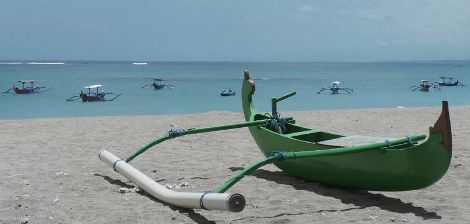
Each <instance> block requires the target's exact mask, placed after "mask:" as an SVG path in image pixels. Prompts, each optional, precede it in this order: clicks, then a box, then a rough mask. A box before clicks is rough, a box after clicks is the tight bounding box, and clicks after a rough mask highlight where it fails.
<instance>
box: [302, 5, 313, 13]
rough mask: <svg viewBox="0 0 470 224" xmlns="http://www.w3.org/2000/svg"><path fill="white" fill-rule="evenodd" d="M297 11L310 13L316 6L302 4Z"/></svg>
mask: <svg viewBox="0 0 470 224" xmlns="http://www.w3.org/2000/svg"><path fill="white" fill-rule="evenodd" d="M299 11H300V12H302V13H312V12H315V11H316V7H313V6H311V5H303V6H301V7H300V8H299Z"/></svg>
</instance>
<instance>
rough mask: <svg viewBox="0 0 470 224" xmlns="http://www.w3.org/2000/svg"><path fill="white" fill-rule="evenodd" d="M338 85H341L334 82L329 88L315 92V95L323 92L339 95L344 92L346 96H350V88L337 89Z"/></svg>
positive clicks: (338, 82)
mask: <svg viewBox="0 0 470 224" xmlns="http://www.w3.org/2000/svg"><path fill="white" fill-rule="evenodd" d="M340 85H341V82H340V81H334V82H332V83H331V87H324V88H321V89H320V91H318V92H317V94H320V93H322V92H323V91H330V92H331V94H339V93H340V92H341V91H344V92H346V93H348V94H351V93H352V92H353V91H354V90H353V89H351V88H341V87H339V86H340Z"/></svg>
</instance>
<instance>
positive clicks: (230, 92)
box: [220, 88, 236, 96]
mask: <svg viewBox="0 0 470 224" xmlns="http://www.w3.org/2000/svg"><path fill="white" fill-rule="evenodd" d="M235 94H236V92H235V91H233V90H232V89H231V88H229V89H228V90H222V91H221V92H220V95H221V96H235Z"/></svg>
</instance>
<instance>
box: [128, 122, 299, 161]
mask: <svg viewBox="0 0 470 224" xmlns="http://www.w3.org/2000/svg"><path fill="white" fill-rule="evenodd" d="M286 121H287V123H293V122H295V121H294V120H293V118H292V117H288V118H286ZM265 123H266V121H265V120H259V121H249V122H244V123H237V124H227V125H220V126H214V127H205V128H190V129H188V130H184V129H182V130H171V131H170V132H168V133H167V134H165V135H163V136H162V137H160V138H157V139H155V140H152V141H150V142H149V143H147V144H146V145H144V146H142V147H141V148H140V149H138V150H137V151H135V152H134V153H132V154H131V155H130V156H129V157H127V158H126V163H129V162H130V161H132V160H133V159H134V158H135V157H137V156H139V155H140V154H142V153H144V152H145V151H147V150H148V149H150V148H151V147H153V146H155V145H157V144H160V143H162V142H164V141H166V140H169V139H172V138H176V137H180V136H183V135H193V134H199V133H207V132H214V131H222V130H230V129H236V128H244V127H251V126H259V125H264V124H265Z"/></svg>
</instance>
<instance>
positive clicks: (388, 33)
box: [0, 0, 470, 62]
mask: <svg viewBox="0 0 470 224" xmlns="http://www.w3.org/2000/svg"><path fill="white" fill-rule="evenodd" d="M0 60H111V61H314V62H317V61H318V62H323V61H407V60H470V1H467V0H448V1H441V0H426V1H425V0H422V1H421V0H394V1H389V0H386V1H385V0H383V1H382V0H375V1H368V0H350V1H347V0H342V1H340V0H330V1H328V0H324V1H322V0H318V1H300V0H231V1H228V0H164V1H160V0H67V1H64V0H0Z"/></svg>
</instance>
